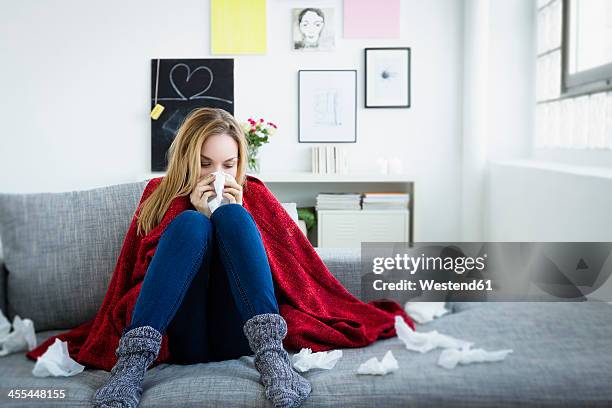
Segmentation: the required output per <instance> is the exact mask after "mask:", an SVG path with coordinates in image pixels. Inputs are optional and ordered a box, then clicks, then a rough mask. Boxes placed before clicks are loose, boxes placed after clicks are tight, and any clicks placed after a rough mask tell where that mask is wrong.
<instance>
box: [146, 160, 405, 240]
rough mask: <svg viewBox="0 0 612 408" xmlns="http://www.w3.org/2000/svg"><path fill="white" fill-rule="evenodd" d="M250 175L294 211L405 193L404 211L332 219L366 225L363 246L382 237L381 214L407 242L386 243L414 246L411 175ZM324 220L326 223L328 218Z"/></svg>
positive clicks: (359, 212) (358, 213)
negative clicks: (355, 195) (337, 196)
mask: <svg viewBox="0 0 612 408" xmlns="http://www.w3.org/2000/svg"><path fill="white" fill-rule="evenodd" d="M248 174H250V173H248ZM163 175H165V172H153V173H148V174H146V178H153V177H160V176H163ZM252 175H253V176H255V177H257V178H259V179H260V180H262V181H263V182H264V183H265V184H266V186H267V187H268V188H269V189H270V191H271V192H272V193H273V194H274V195H275V196H276V198H277V199H278V200H279V201H280V202H295V203H296V204H297V206H298V207H314V206H315V202H316V197H317V194H319V193H323V192H365V191H378V192H382V191H398V192H404V193H408V194H410V201H409V203H408V208H407V209H406V210H389V211H387V210H355V212H356V213H355V214H352V215H350V216H349V215H348V214H347V215H345V216H341V214H340V213H337V211H336V210H333V211H334V214H335V215H336V216H338V217H341V219H340V218H339V220H338V221H337V222H338V223H341V222H345V223H346V222H348V221H347V220H352V222H354V223H355V225H367V227H366V228H367V229H368V230H369V231H377V232H375V233H374V232H373V235H369V234H368V235H364V236H363V237H362V238H363V239H362V240H363V241H367V242H375V240H374V239H372V238H373V237H382V236H383V234H382V229H383V228H384V227H382V226H384V225H386V224H385V223H386V222H388V219H387V218H385V217H383V216H380V217H381V218H379V219H380V220H381V221H380V224H377V222H376V221H372V220H376V218H375V214H376V213H379V212H382V211H384V212H385V213H386V214H387V216H388V217H390V218H391V219H393V220H394V222H397V223H398V225H402V226H405V224H404V223H405V220H406V219H407V223H408V226H407V227H406V230H407V234H408V236H407V238H402V239H395V238H393V239H386V241H390V242H395V241H398V242H399V241H401V242H404V241H406V242H410V243H413V242H414V218H415V217H414V203H415V195H414V192H415V191H414V190H415V187H414V184H415V183H414V180H415V178H414V177H413V176H411V175H408V174H376V173H359V172H351V173H350V174H314V173H311V172H307V171H304V172H263V173H258V174H252ZM329 211H332V210H329ZM398 211H399V212H400V213H402V215H398V213H397V212H398ZM394 212H395V213H394ZM319 213H320V212H319ZM336 213H337V214H336ZM334 214H330V215H329V216H334ZM368 214H369V215H368ZM383 215H384V214H383ZM329 216H328V217H329ZM318 217H319V214H317V218H318ZM324 217H325V215H324ZM342 217H344V218H342ZM361 217H363V219H361ZM327 219H328V220H330V218H327ZM342 220H344V221H342ZM320 222H321V221H320V220H319V221H318V228H317V232H315V233H310V234H309V238H310V240H311V242H312V244H313V245H314V246H321V245H320V244H319V236H320V234H319V231H318V230H319V225H320ZM324 222H325V221H324ZM328 222H333V221H328ZM328 225H329V224H328ZM377 225H381V226H377ZM323 228H325V227H323ZM388 236H390V237H396V236H398V235H396V234H395V233H389V234H388ZM404 236H405V235H402V237H404ZM323 241H324V242H323V244H325V242H331V241H326V240H325V238H323ZM337 242H340V241H337ZM358 246H359V245H358Z"/></svg>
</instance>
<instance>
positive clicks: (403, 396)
mask: <svg viewBox="0 0 612 408" xmlns="http://www.w3.org/2000/svg"><path fill="white" fill-rule="evenodd" d="M145 185H146V181H142V182H138V183H129V184H120V185H114V186H108V187H104V188H98V189H92V190H87V191H77V192H67V193H41V194H23V195H18V194H0V236H1V239H2V243H3V252H4V262H3V264H2V267H1V268H0V272H1V274H0V305H1V306H2V310H3V311H4V313H5V314H6V315H7V317H8V318H9V319H10V320H11V321H12V319H13V316H14V315H15V314H18V315H20V316H21V317H22V318H30V319H32V320H33V321H34V324H35V327H36V330H37V338H38V342H39V344H40V342H42V341H43V340H44V339H46V338H48V337H49V336H51V335H53V334H56V333H59V332H62V331H65V330H66V329H69V328H72V327H75V326H76V325H78V324H79V323H81V322H84V321H86V320H88V319H91V318H92V317H93V316H94V315H95V313H96V311H97V309H98V307H99V305H100V304H101V301H102V298H103V297H104V293H105V291H106V288H107V285H108V283H109V281H110V277H111V274H112V271H113V270H114V266H115V262H116V260H117V257H118V255H119V251H120V248H121V244H122V242H123V238H124V235H125V232H126V231H127V228H128V226H129V222H130V221H131V218H132V215H133V212H134V210H135V208H136V205H137V203H138V200H139V198H140V196H141V193H142V191H143V189H144V186H145ZM102 221H104V222H102ZM317 252H318V254H319V256H320V257H321V258H322V259H323V261H324V262H325V263H326V264H327V265H328V267H329V269H330V270H331V272H332V273H333V274H334V275H335V276H336V277H337V278H338V280H339V281H340V282H341V283H342V284H343V285H344V286H346V288H347V289H348V290H350V291H351V292H352V293H353V294H355V295H356V296H360V278H359V271H360V269H359V260H360V254H359V250H352V249H321V248H319V249H317ZM447 307H448V308H449V309H451V312H452V313H450V314H448V315H446V316H444V317H442V318H439V319H436V320H434V321H433V322H430V323H427V324H424V325H417V330H421V331H429V330H438V331H439V332H441V333H444V334H449V335H452V336H455V337H458V338H461V339H465V340H470V341H473V342H475V346H476V347H483V348H485V349H487V350H497V349H506V348H512V349H513V350H514V352H513V353H512V354H510V355H509V356H508V357H507V358H506V360H505V361H503V362H498V363H481V364H473V365H467V366H458V367H456V368H455V369H453V370H447V369H444V368H441V367H439V366H437V365H436V362H437V359H438V356H439V354H440V350H434V351H431V352H429V353H425V354H420V353H415V352H411V351H408V350H406V349H405V348H404V347H403V345H402V343H401V342H400V340H399V339H398V338H391V339H386V340H380V341H377V342H375V343H374V344H372V345H370V346H368V347H364V348H357V349H345V350H343V352H344V356H343V357H342V359H341V360H340V361H339V362H338V364H337V365H336V367H335V368H334V369H332V370H314V371H310V372H307V373H305V374H304V375H305V377H306V378H308V379H309V380H310V382H311V383H312V388H313V392H312V394H311V396H310V397H309V399H308V400H307V401H306V403H305V404H304V406H305V407H331V406H351V407H372V406H376V405H379V406H386V407H390V406H393V407H395V406H397V407H406V406H415V407H420V406H436V407H439V406H442V407H445V406H483V407H484V406H486V407H490V406H551V407H553V406H554V407H559V406H611V405H612V306H610V305H609V304H607V303H600V302H583V303H570V302H564V303H553V302H540V303H535V302H532V303H527V302H524V303H502V302H497V303H496V302H491V303H460V302H456V303H451V302H449V303H448V304H447ZM387 350H392V351H393V354H394V356H395V357H396V358H397V360H398V362H399V366H400V369H399V370H398V371H397V372H395V373H392V374H389V375H386V376H382V377H379V376H361V375H357V374H356V369H357V367H358V366H359V364H360V363H362V362H364V361H366V360H367V359H369V358H370V357H373V356H376V357H378V358H382V356H383V355H384V353H385V352H386V351H387ZM33 367H34V362H33V361H31V360H29V359H27V358H26V357H25V355H24V353H14V354H11V355H9V356H6V357H0V391H1V393H2V395H0V406H1V407H13V406H19V407H22V406H33V407H42V406H44V407H49V406H61V407H68V406H70V407H72V406H89V403H88V401H89V399H90V397H91V395H92V393H93V392H94V390H95V389H97V388H98V387H99V386H100V385H101V384H103V383H104V382H105V380H106V378H107V377H108V375H109V374H108V372H105V371H101V370H91V369H86V370H85V371H84V372H82V373H80V374H78V375H76V376H74V377H49V378H37V377H34V376H33V375H32V373H31V372H32V368H33ZM258 378H259V375H258V373H257V371H256V370H255V368H254V366H253V358H252V356H247V357H241V358H239V359H236V360H231V361H224V362H215V363H208V364H195V365H188V366H177V365H169V364H162V365H159V366H157V367H154V368H153V369H151V370H149V371H148V372H147V374H146V376H145V381H144V384H143V388H144V393H143V396H142V400H141V403H140V406H142V407H164V408H165V407H169V406H174V407H182V406H185V407H187V406H194V407H195V406H198V407H202V406H210V407H217V406H227V407H234V406H239V407H269V406H271V404H270V403H269V402H268V401H267V400H266V399H265V398H264V395H263V387H262V386H261V385H260V384H259V381H258ZM43 388H44V389H57V390H59V389H63V390H65V393H66V398H64V399H61V400H39V399H38V400H37V399H35V398H33V399H27V400H23V399H21V400H17V399H11V398H9V397H8V396H7V394H8V392H9V390H11V389H34V390H36V389H43Z"/></svg>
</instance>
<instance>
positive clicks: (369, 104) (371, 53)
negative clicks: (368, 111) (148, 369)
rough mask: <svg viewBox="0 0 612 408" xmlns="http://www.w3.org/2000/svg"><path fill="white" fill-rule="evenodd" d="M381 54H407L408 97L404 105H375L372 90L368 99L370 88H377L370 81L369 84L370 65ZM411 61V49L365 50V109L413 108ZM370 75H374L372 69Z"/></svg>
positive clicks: (375, 48)
mask: <svg viewBox="0 0 612 408" xmlns="http://www.w3.org/2000/svg"><path fill="white" fill-rule="evenodd" d="M381 52H385V53H389V52H391V53H395V52H398V53H405V54H406V72H405V75H406V97H405V100H402V101H401V102H402V103H392V102H388V103H381V102H378V103H375V102H374V101H371V100H370V99H371V95H372V94H373V92H372V91H371V90H370V93H369V95H370V98H369V97H368V88H369V87H371V86H375V85H374V84H372V82H371V81H370V83H368V65H369V63H370V62H371V60H372V59H373V58H376V54H377V53H381ZM411 61H412V56H411V49H410V47H373V48H365V49H364V82H365V85H364V98H363V100H364V107H365V108H375V109H376V108H379V109H380V108H410V106H411V96H410V94H411V88H412V86H411V84H410V76H411V75H410V65H411ZM370 74H372V70H371V69H370ZM398 75H402V73H399V74H398Z"/></svg>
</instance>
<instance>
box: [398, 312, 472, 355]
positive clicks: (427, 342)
mask: <svg viewBox="0 0 612 408" xmlns="http://www.w3.org/2000/svg"><path fill="white" fill-rule="evenodd" d="M395 331H396V333H397V337H399V339H400V340H401V341H402V342H404V345H405V346H406V348H407V349H408V350H412V351H418V352H419V353H427V352H428V351H430V350H433V349H435V348H438V347H440V348H461V347H465V346H468V347H469V346H471V345H472V344H474V343H472V342H469V341H465V340H459V339H456V338H454V337H451V336H447V335H445V334H441V333H438V331H437V330H432V331H429V332H425V333H422V332H416V331H413V330H412V329H411V328H410V327H408V325H407V324H406V322H405V321H404V319H403V318H402V317H401V316H395Z"/></svg>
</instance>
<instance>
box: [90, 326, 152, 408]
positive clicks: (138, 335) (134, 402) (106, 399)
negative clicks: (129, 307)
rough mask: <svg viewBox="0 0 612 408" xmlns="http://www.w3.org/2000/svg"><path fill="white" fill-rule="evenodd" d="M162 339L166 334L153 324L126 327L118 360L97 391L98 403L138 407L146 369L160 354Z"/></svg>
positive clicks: (95, 396)
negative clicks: (129, 328) (108, 376)
mask: <svg viewBox="0 0 612 408" xmlns="http://www.w3.org/2000/svg"><path fill="white" fill-rule="evenodd" d="M161 340H162V334H161V333H160V332H159V331H157V330H156V329H154V328H153V327H151V326H142V327H135V328H133V329H131V330H129V331H127V332H125V330H124V334H123V335H122V336H121V339H120V340H119V346H118V347H117V349H116V350H115V354H116V355H117V357H118V359H117V363H116V364H115V366H114V367H113V368H112V369H111V375H110V378H109V380H108V381H107V383H106V384H105V385H103V386H102V387H100V388H99V389H98V390H97V391H96V392H95V393H94V396H93V400H92V401H93V403H94V407H130V408H134V407H137V406H138V403H139V401H140V396H141V395H142V381H143V379H144V374H145V371H146V370H147V368H148V367H149V365H151V363H152V362H153V361H154V360H155V359H156V358H157V355H158V353H159V348H160V346H161Z"/></svg>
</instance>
